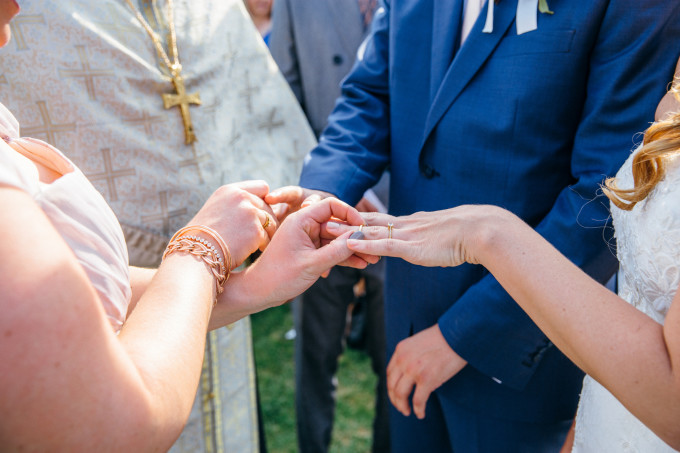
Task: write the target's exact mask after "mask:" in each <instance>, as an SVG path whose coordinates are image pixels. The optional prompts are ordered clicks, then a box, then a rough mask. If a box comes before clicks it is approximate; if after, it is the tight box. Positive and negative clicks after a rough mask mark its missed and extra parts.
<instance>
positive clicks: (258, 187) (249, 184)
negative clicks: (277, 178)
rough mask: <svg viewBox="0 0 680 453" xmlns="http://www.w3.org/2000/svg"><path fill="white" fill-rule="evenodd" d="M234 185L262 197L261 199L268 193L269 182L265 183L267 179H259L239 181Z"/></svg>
mask: <svg viewBox="0 0 680 453" xmlns="http://www.w3.org/2000/svg"><path fill="white" fill-rule="evenodd" d="M235 185H236V186H238V187H239V188H241V189H243V190H245V191H247V192H250V193H252V194H253V195H255V196H257V197H259V198H262V199H263V200H264V197H265V196H266V195H267V194H268V193H269V184H267V181H263V180H261V179H255V180H250V181H241V182H237V183H235Z"/></svg>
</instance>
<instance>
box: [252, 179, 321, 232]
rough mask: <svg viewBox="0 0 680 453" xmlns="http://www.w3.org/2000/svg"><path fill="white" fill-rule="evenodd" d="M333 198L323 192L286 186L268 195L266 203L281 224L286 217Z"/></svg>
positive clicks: (265, 199)
mask: <svg viewBox="0 0 680 453" xmlns="http://www.w3.org/2000/svg"><path fill="white" fill-rule="evenodd" d="M332 196H334V195H333V194H331V193H328V192H324V191H321V190H311V189H305V188H303V187H300V186H285V187H280V188H278V189H276V190H274V191H272V192H270V193H268V194H267V196H266V197H265V198H264V201H266V202H267V204H269V205H270V206H271V207H272V210H273V211H274V214H275V215H276V218H277V219H278V221H279V223H281V222H283V220H284V219H285V218H286V217H288V216H289V215H290V214H292V213H294V212H296V211H298V210H299V209H300V208H301V207H304V206H307V205H309V204H311V203H314V202H316V201H320V200H323V199H324V198H328V197H332Z"/></svg>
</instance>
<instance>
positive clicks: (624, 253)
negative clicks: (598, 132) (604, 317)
mask: <svg viewBox="0 0 680 453" xmlns="http://www.w3.org/2000/svg"><path fill="white" fill-rule="evenodd" d="M631 163H632V155H631V157H629V158H628V160H627V161H626V162H625V163H624V165H623V166H622V167H621V169H620V170H619V173H618V175H617V178H618V179H617V182H618V183H619V187H622V188H629V187H632V186H633V175H632V173H631ZM612 218H613V220H614V227H615V229H616V240H617V244H618V245H617V248H618V252H617V255H618V259H619V262H620V268H619V295H620V296H621V297H622V298H623V299H625V300H626V301H628V302H629V303H630V304H632V305H633V306H635V307H636V308H637V309H638V310H640V311H642V312H643V313H645V314H646V315H648V316H649V317H651V318H652V319H654V320H655V321H656V322H658V323H660V324H663V322H664V319H665V317H666V313H667V312H668V309H669V307H670V305H671V301H672V300H673V296H674V295H675V292H676V290H677V288H678V284H680V157H678V156H677V155H676V156H673V157H672V158H671V159H670V160H669V165H668V167H667V174H666V176H665V178H664V179H663V180H662V181H661V182H660V183H659V184H658V185H657V186H656V187H655V189H654V190H653V191H652V193H650V195H649V196H648V197H647V199H646V200H644V201H643V202H641V203H638V204H637V205H636V206H635V208H634V209H633V210H632V211H623V210H621V209H618V208H616V207H615V206H614V205H612ZM631 335H635V333H634V332H631ZM674 451H676V450H674V449H672V448H670V447H669V446H668V445H667V444H666V443H664V442H663V441H662V440H661V439H659V438H658V437H657V436H656V435H655V434H654V433H653V432H652V431H651V430H650V429H649V428H647V427H646V426H645V425H643V424H642V423H641V422H640V421H639V420H638V419H637V418H635V416H634V415H632V414H631V413H630V412H629V411H628V410H627V409H626V408H624V407H623V405H622V404H621V403H619V401H618V400H617V399H616V398H614V396H613V395H612V394H611V393H609V392H608V391H607V390H606V389H605V388H604V387H602V386H601V385H600V384H599V383H597V382H596V381H595V380H594V379H592V378H591V377H590V376H586V378H585V380H584V382H583V391H582V393H581V401H580V403H579V408H578V413H577V415H576V434H575V440H574V448H573V450H572V452H578V453H585V452H593V453H595V452H597V453H607V452H640V453H647V452H649V453H664V452H674Z"/></svg>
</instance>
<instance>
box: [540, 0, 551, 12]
mask: <svg viewBox="0 0 680 453" xmlns="http://www.w3.org/2000/svg"><path fill="white" fill-rule="evenodd" d="M538 10H539V11H540V12H542V13H543V14H555V13H554V12H552V11H550V8H549V7H548V0H538Z"/></svg>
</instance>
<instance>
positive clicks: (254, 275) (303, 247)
mask: <svg viewBox="0 0 680 453" xmlns="http://www.w3.org/2000/svg"><path fill="white" fill-rule="evenodd" d="M331 218H337V219H339V220H341V221H343V222H347V223H348V224H351V225H360V224H361V223H362V222H363V219H362V218H361V216H360V214H359V212H358V211H356V210H355V209H354V208H352V207H351V206H348V205H347V204H345V203H343V202H342V201H340V200H338V199H337V198H332V197H331V198H327V199H325V200H323V201H320V202H318V203H315V204H313V205H310V206H308V207H306V208H303V209H301V210H300V211H298V212H296V213H294V214H291V215H290V216H289V217H288V218H287V219H286V221H285V222H284V223H283V224H281V227H280V228H279V230H278V232H277V233H276V236H274V238H273V239H272V242H271V243H270V244H269V247H267V249H266V250H265V251H264V253H263V254H262V256H260V257H259V258H258V260H257V261H255V263H253V264H252V265H251V266H250V267H249V268H248V269H246V270H245V271H243V272H242V273H241V274H242V275H239V276H238V277H239V279H238V283H239V285H240V289H241V290H242V291H243V292H244V293H245V294H247V296H248V298H249V303H250V304H251V305H252V304H253V301H256V302H255V304H257V305H261V306H262V307H261V308H260V309H263V308H266V307H267V306H271V305H276V304H281V303H283V302H285V301H287V300H290V299H292V298H293V297H295V296H297V295H298V294H300V293H302V292H303V291H305V290H306V289H307V288H309V287H310V286H312V284H313V283H314V282H315V281H316V280H317V279H318V278H319V277H320V276H321V275H322V274H323V273H326V272H327V271H328V270H330V269H331V268H332V267H333V266H335V265H336V264H338V263H340V262H343V261H346V260H348V259H351V256H352V254H353V252H352V251H351V250H349V249H348V248H347V245H346V239H347V236H349V233H347V234H345V235H342V236H340V237H338V238H336V239H334V240H332V241H330V242H328V243H326V244H325V245H324V242H325V241H324V239H323V235H324V233H323V231H324V224H325V223H326V222H327V221H328V220H329V219H331ZM354 258H355V259H358V258H356V257H354ZM362 262H363V261H362ZM365 266H366V264H365V262H363V267H365ZM228 285H229V284H228ZM227 303H228V302H227ZM255 311H259V310H255Z"/></svg>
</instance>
